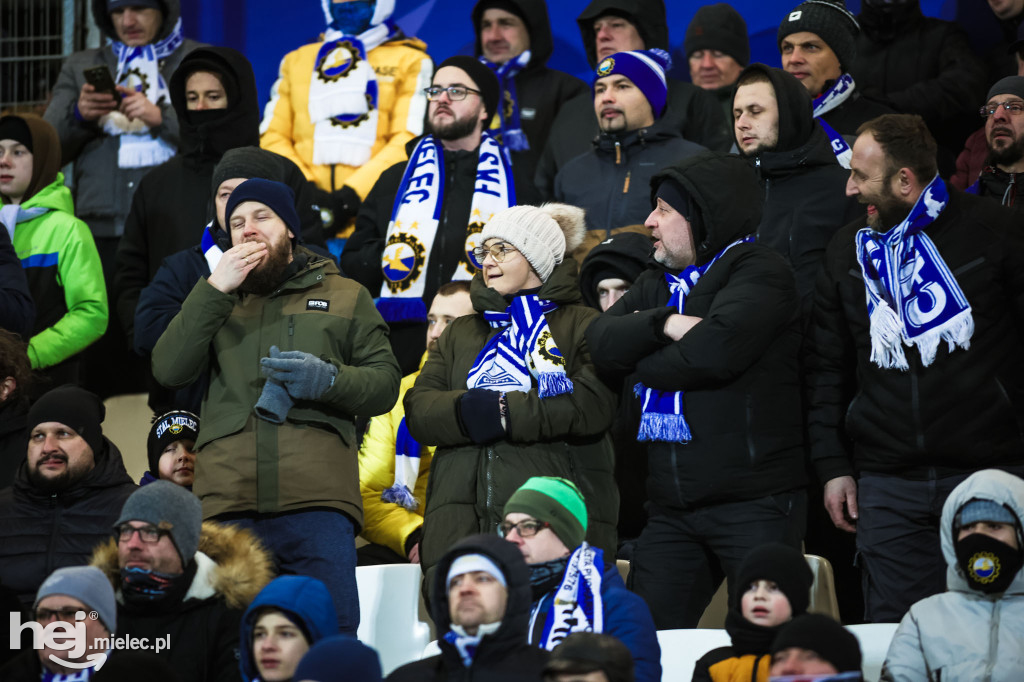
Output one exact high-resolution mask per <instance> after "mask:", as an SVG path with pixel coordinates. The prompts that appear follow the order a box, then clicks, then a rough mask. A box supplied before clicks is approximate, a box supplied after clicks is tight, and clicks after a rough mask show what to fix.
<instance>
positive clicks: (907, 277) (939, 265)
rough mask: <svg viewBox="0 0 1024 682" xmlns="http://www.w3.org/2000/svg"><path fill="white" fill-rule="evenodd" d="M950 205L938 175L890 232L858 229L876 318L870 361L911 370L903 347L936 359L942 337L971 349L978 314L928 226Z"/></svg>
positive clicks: (870, 311)
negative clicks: (937, 245)
mask: <svg viewBox="0 0 1024 682" xmlns="http://www.w3.org/2000/svg"><path fill="white" fill-rule="evenodd" d="M948 203H949V191H948V190H947V189H946V184H945V183H944V182H943V181H942V179H941V178H939V176H938V175H936V176H935V177H934V178H933V179H932V181H931V182H930V183H928V186H927V187H925V189H924V191H923V192H921V196H920V197H918V199H917V202H916V203H915V204H914V207H913V208H911V209H910V213H909V214H908V215H907V217H906V218H904V219H903V222H902V223H900V224H899V225H897V226H896V227H894V228H892V229H891V230H889V231H888V232H877V231H875V230H873V229H871V228H870V227H866V228H864V229H862V230H860V231H859V232H858V233H857V237H856V244H857V262H858V263H860V268H861V272H862V273H863V274H864V287H865V289H866V291H867V307H868V317H869V319H870V320H871V361H872V362H874V363H875V364H876V365H878V366H879V367H881V368H883V369H908V368H909V365H908V364H907V356H906V353H905V351H904V349H903V346H904V345H907V346H911V345H913V346H917V350H918V352H919V353H920V354H921V363H922V364H923V365H924V366H925V367H927V366H928V365H930V364H932V362H933V361H934V360H935V354H936V351H937V350H938V346H939V341H945V342H946V343H947V344H948V347H949V351H950V352H952V351H953V350H954V349H955V348H956V347H957V346H959V347H960V348H963V349H964V350H967V349H968V348H970V345H971V336H972V335H973V334H974V317H973V316H972V315H971V306H970V304H969V303H968V302H967V297H966V296H964V292H963V291H962V290H961V289H960V285H959V284H958V283H957V281H956V278H955V277H953V273H952V272H950V270H949V267H948V266H947V265H946V262H945V261H944V260H943V259H942V255H941V254H940V253H939V252H938V249H936V248H935V244H934V243H933V242H932V240H931V239H929V237H928V235H926V234H925V233H924V232H923V230H924V228H926V227H927V226H928V225H930V224H932V222H934V220H935V219H936V218H938V217H939V214H940V213H941V212H942V210H943V209H944V208H945V207H946V205H947V204H948Z"/></svg>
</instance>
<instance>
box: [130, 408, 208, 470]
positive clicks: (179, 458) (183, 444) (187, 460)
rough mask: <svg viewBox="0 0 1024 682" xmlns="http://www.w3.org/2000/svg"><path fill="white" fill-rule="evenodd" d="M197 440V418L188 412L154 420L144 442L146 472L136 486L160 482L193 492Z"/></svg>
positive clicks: (164, 415)
mask: <svg viewBox="0 0 1024 682" xmlns="http://www.w3.org/2000/svg"><path fill="white" fill-rule="evenodd" d="M197 440H199V417H197V416H196V415H194V414H193V413H191V412H189V411H188V410H172V411H171V412H167V413H166V414H162V415H160V416H159V417H157V418H156V419H155V420H153V426H152V427H151V428H150V429H149V438H148V439H147V441H146V454H147V456H148V458H149V471H147V472H146V473H145V474H143V475H142V480H141V481H139V485H146V484H148V483H152V482H153V481H157V480H161V479H163V480H166V481H170V482H171V483H174V484H177V485H180V486H184V487H186V488H188V489H189V490H192V481H193V480H194V479H195V466H196V441H197Z"/></svg>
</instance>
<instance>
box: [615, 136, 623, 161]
mask: <svg viewBox="0 0 1024 682" xmlns="http://www.w3.org/2000/svg"><path fill="white" fill-rule="evenodd" d="M621 164H622V144H621V143H620V142H619V141H618V140H615V165H616V166H618V165H621Z"/></svg>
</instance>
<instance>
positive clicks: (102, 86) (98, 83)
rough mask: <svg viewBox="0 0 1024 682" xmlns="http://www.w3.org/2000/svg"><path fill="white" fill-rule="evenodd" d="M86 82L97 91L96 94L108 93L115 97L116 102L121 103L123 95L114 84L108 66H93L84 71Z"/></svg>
mask: <svg viewBox="0 0 1024 682" xmlns="http://www.w3.org/2000/svg"><path fill="white" fill-rule="evenodd" d="M82 75H83V76H85V82H86V83H88V84H89V85H91V86H92V87H93V88H95V89H96V92H106V93H109V94H111V95H113V96H114V101H116V102H118V103H120V102H121V93H120V92H118V91H117V86H116V85H115V84H114V77H113V76H112V75H111V73H110V67H108V66H107V65H106V64H100V65H99V66H91V67H89V68H88V69H85V70H84V71H82Z"/></svg>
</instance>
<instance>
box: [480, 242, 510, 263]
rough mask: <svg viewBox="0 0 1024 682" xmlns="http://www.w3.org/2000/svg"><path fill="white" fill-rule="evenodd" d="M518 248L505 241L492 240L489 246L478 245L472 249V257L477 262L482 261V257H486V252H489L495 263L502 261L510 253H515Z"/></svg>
mask: <svg viewBox="0 0 1024 682" xmlns="http://www.w3.org/2000/svg"><path fill="white" fill-rule="evenodd" d="M518 250H519V249H517V248H515V247H514V246H509V245H508V244H506V243H505V242H494V243H493V244H491V245H490V246H478V247H476V248H475V249H473V258H475V259H476V262H477V263H481V264H482V263H483V262H484V258H487V254H491V258H493V259H494V262H495V263H504V262H505V259H506V258H507V257H508V254H510V253H516V252H517V251H518Z"/></svg>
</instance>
